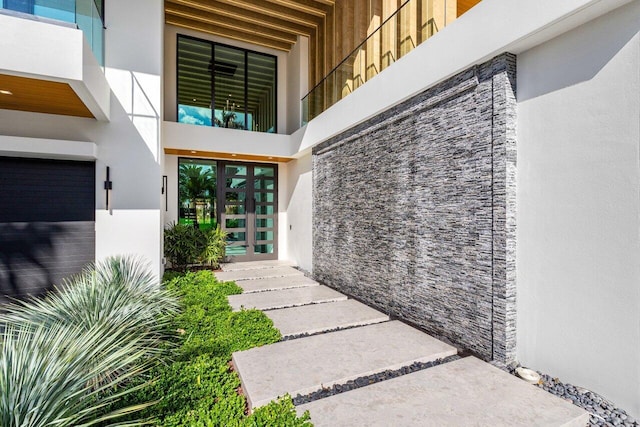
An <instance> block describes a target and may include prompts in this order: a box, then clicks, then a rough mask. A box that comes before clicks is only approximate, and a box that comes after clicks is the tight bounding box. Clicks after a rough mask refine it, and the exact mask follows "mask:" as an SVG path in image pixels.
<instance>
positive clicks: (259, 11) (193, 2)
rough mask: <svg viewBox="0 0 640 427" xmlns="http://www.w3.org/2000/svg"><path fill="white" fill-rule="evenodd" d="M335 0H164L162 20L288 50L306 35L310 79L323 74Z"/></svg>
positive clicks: (196, 29)
mask: <svg viewBox="0 0 640 427" xmlns="http://www.w3.org/2000/svg"><path fill="white" fill-rule="evenodd" d="M334 6H335V0H250V1H248V0H165V22H166V23H167V24H169V25H175V26H177V27H181V28H187V29H191V30H195V31H200V32H203V33H208V34H212V35H216V36H220V37H226V38H229V39H233V40H239V41H244V42H247V43H251V44H255V45H258V46H265V47H269V48H273V49H277V50H281V51H285V52H288V51H289V50H290V49H291V48H292V47H293V45H294V44H295V43H296V40H297V38H298V36H305V37H308V38H309V58H310V60H311V64H312V67H311V69H310V70H309V79H310V82H315V81H316V80H317V79H319V78H322V77H324V71H325V70H324V69H323V64H324V58H323V57H322V55H323V51H324V49H322V48H321V46H323V43H324V36H325V32H326V26H327V21H331V20H332V17H333V11H334Z"/></svg>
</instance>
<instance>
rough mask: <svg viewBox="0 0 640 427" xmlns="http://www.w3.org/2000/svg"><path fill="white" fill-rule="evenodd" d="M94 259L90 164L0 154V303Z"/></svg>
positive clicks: (57, 280)
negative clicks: (17, 157)
mask: <svg viewBox="0 0 640 427" xmlns="http://www.w3.org/2000/svg"><path fill="white" fill-rule="evenodd" d="M94 259H95V164H94V163H93V162H76V161H60V160H40V159H16V158H6V157H0V304H1V303H4V302H6V301H7V297H23V296H25V295H27V294H31V295H40V294H43V293H45V292H46V291H47V290H49V289H51V288H52V287H53V285H54V284H61V283H62V281H63V279H65V278H69V277H70V276H72V275H74V274H77V273H79V272H80V271H81V270H82V268H83V267H85V266H86V265H87V264H88V263H90V262H93V261H94Z"/></svg>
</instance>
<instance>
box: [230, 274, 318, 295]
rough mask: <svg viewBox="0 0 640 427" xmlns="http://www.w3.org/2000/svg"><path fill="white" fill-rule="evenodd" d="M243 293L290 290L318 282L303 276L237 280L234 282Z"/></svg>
mask: <svg viewBox="0 0 640 427" xmlns="http://www.w3.org/2000/svg"><path fill="white" fill-rule="evenodd" d="M236 283H237V284H238V286H240V287H241V288H242V290H243V291H244V292H245V293H251V292H264V291H276V290H281V289H290V288H303V287H306V286H318V282H316V281H315V280H313V279H310V278H308V277H307V276H303V275H295V276H285V277H268V278H266V279H254V280H238V281H237V282H236Z"/></svg>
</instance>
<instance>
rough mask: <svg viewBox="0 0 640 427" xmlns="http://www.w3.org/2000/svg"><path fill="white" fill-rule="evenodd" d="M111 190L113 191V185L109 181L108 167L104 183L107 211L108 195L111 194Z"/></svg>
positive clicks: (108, 206)
mask: <svg viewBox="0 0 640 427" xmlns="http://www.w3.org/2000/svg"><path fill="white" fill-rule="evenodd" d="M112 189H113V183H112V182H111V179H110V174H109V166H107V180H106V181H105V182H104V190H105V192H106V193H107V200H106V209H107V210H109V208H110V207H111V206H110V205H109V193H110V192H111V190H112Z"/></svg>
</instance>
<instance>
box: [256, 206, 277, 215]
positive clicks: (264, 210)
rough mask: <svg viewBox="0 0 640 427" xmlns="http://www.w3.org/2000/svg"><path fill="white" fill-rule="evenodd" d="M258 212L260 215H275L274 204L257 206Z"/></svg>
mask: <svg viewBox="0 0 640 427" xmlns="http://www.w3.org/2000/svg"><path fill="white" fill-rule="evenodd" d="M256 214H258V215H273V205H267V206H256Z"/></svg>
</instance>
